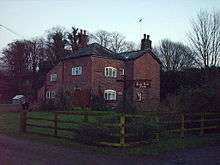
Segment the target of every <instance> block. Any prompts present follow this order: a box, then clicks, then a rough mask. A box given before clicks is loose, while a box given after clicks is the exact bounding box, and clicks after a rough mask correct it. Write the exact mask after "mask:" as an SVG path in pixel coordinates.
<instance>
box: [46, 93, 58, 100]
mask: <svg viewBox="0 0 220 165" xmlns="http://www.w3.org/2000/svg"><path fill="white" fill-rule="evenodd" d="M55 96H56V93H55V91H47V93H46V98H47V99H54V98H55Z"/></svg>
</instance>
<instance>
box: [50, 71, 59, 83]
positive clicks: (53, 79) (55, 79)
mask: <svg viewBox="0 0 220 165" xmlns="http://www.w3.org/2000/svg"><path fill="white" fill-rule="evenodd" d="M57 77H58V76H57V74H56V73H54V74H51V75H50V81H57Z"/></svg>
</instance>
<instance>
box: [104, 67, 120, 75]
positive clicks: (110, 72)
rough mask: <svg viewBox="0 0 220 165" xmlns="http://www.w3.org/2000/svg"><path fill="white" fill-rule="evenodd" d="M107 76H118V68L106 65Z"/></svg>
mask: <svg viewBox="0 0 220 165" xmlns="http://www.w3.org/2000/svg"><path fill="white" fill-rule="evenodd" d="M104 72H105V77H114V78H116V77H117V69H116V68H114V67H105V70H104Z"/></svg>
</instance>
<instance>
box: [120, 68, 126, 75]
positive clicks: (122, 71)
mask: <svg viewBox="0 0 220 165" xmlns="http://www.w3.org/2000/svg"><path fill="white" fill-rule="evenodd" d="M119 72H120V75H121V76H124V75H125V70H124V69H123V68H121V69H119Z"/></svg>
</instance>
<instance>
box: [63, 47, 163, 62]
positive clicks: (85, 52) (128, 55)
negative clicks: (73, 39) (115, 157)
mask: <svg viewBox="0 0 220 165" xmlns="http://www.w3.org/2000/svg"><path fill="white" fill-rule="evenodd" d="M146 53H149V54H150V55H151V56H152V57H153V58H155V60H157V61H158V63H161V62H160V60H159V59H158V58H157V57H156V55H155V54H154V53H153V52H152V51H151V50H150V49H147V50H137V51H130V52H122V53H115V52H113V51H111V50H109V49H107V48H105V47H103V46H101V45H99V44H98V43H92V44H89V45H88V46H87V47H85V48H81V49H78V50H77V51H76V52H74V53H70V52H68V53H66V56H65V58H64V60H67V59H72V58H78V57H84V56H90V55H96V56H101V57H107V58H113V59H118V60H124V61H127V60H135V59H137V58H139V57H141V56H142V55H144V54H146Z"/></svg>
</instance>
